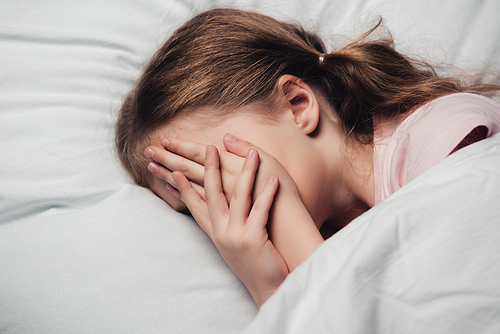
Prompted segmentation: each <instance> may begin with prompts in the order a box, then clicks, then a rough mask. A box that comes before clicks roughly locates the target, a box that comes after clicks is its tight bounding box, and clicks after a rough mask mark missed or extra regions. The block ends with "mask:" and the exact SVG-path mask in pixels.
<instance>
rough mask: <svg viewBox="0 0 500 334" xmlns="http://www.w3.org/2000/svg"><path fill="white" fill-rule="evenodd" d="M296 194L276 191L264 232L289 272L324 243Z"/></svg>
mask: <svg viewBox="0 0 500 334" xmlns="http://www.w3.org/2000/svg"><path fill="white" fill-rule="evenodd" d="M295 196H297V197H298V195H295V194H292V193H284V192H280V193H279V194H278V195H277V198H276V200H275V202H274V206H273V209H272V212H271V216H270V221H269V225H268V230H269V234H270V239H271V241H272V242H273V244H274V246H275V247H276V249H277V250H278V252H279V253H280V254H281V256H282V257H283V259H284V260H285V262H286V263H287V265H288V269H289V270H290V272H291V271H292V270H294V269H295V268H296V267H297V266H299V265H300V264H301V263H302V262H304V261H305V260H306V259H307V258H308V257H309V256H310V255H311V254H312V253H313V252H314V251H315V250H316V249H317V248H318V247H319V245H321V243H322V242H323V241H324V239H323V237H322V236H321V234H320V232H319V230H318V228H317V227H316V225H315V223H314V221H313V219H312V218H311V216H310V214H309V212H308V211H307V209H306V208H305V206H304V205H303V204H302V202H301V201H300V198H297V197H295Z"/></svg>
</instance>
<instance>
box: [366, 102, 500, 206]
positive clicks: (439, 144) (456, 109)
mask: <svg viewBox="0 0 500 334" xmlns="http://www.w3.org/2000/svg"><path fill="white" fill-rule="evenodd" d="M403 119H404V120H402V122H401V123H400V124H399V125H398V123H397V122H396V124H395V125H393V126H391V125H386V126H383V127H380V126H379V127H378V128H377V119H375V120H374V124H375V132H374V178H375V204H378V203H380V202H382V201H383V200H384V199H386V198H387V197H389V196H390V195H391V194H392V193H394V192H395V191H396V190H398V189H399V188H401V187H402V186H404V185H405V184H406V183H408V182H409V181H410V180H412V179H413V178H415V177H416V176H417V175H419V174H420V173H422V172H423V171H425V170H426V169H428V168H429V167H431V166H433V165H434V164H436V163H437V162H439V161H441V160H443V159H444V158H446V157H447V156H448V155H449V154H450V153H451V152H452V151H453V149H454V148H455V147H456V146H457V145H458V144H459V143H460V142H461V140H462V139H463V138H465V137H466V136H467V135H468V134H469V133H470V132H471V131H472V130H473V129H475V128H476V127H478V126H485V127H487V128H488V134H487V136H488V137H489V136H491V135H493V134H495V133H498V132H500V104H499V103H497V102H495V101H493V100H491V99H488V98H486V97H483V96H481V95H476V94H469V93H456V94H450V95H446V96H443V97H440V98H438V99H435V100H433V101H431V102H429V103H427V104H425V105H423V106H422V107H420V108H418V109H417V110H415V111H414V112H413V113H412V114H410V115H409V116H408V117H406V118H403Z"/></svg>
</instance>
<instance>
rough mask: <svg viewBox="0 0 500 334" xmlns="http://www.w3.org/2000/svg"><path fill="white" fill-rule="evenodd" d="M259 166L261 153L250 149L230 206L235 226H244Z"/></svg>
mask: <svg viewBox="0 0 500 334" xmlns="http://www.w3.org/2000/svg"><path fill="white" fill-rule="evenodd" d="M258 166H259V154H258V153H257V151H255V150H249V151H248V154H247V158H246V160H245V163H244V164H243V168H242V170H241V173H240V175H239V176H238V180H237V181H236V185H235V187H234V192H233V196H232V198H231V203H230V206H229V221H230V222H233V227H236V228H239V227H242V226H243V225H244V224H245V222H246V220H247V218H248V213H249V211H250V207H251V205H252V190H253V185H254V181H255V172H256V171H257V168H258Z"/></svg>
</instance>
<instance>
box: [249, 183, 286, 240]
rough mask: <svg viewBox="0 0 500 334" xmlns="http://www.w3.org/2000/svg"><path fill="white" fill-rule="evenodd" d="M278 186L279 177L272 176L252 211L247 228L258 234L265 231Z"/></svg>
mask: <svg viewBox="0 0 500 334" xmlns="http://www.w3.org/2000/svg"><path fill="white" fill-rule="evenodd" d="M278 185H279V179H278V177H277V176H274V175H272V176H271V177H270V178H269V180H268V182H267V183H266V185H265V186H264V189H262V192H261V193H260V195H259V196H258V197H257V199H256V200H255V202H254V204H253V206H252V209H251V210H250V214H249V215H248V220H247V226H248V228H249V229H252V230H253V231H257V232H258V231H261V230H262V229H265V227H266V224H267V220H268V218H269V211H270V210H271V206H272V204H273V201H274V196H275V195H276V191H277V190H278Z"/></svg>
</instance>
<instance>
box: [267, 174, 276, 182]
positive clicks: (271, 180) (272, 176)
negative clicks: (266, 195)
mask: <svg viewBox="0 0 500 334" xmlns="http://www.w3.org/2000/svg"><path fill="white" fill-rule="evenodd" d="M275 178H276V176H274V175H271V176H270V177H269V181H267V182H269V183H272V182H273V181H274V179H275Z"/></svg>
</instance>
